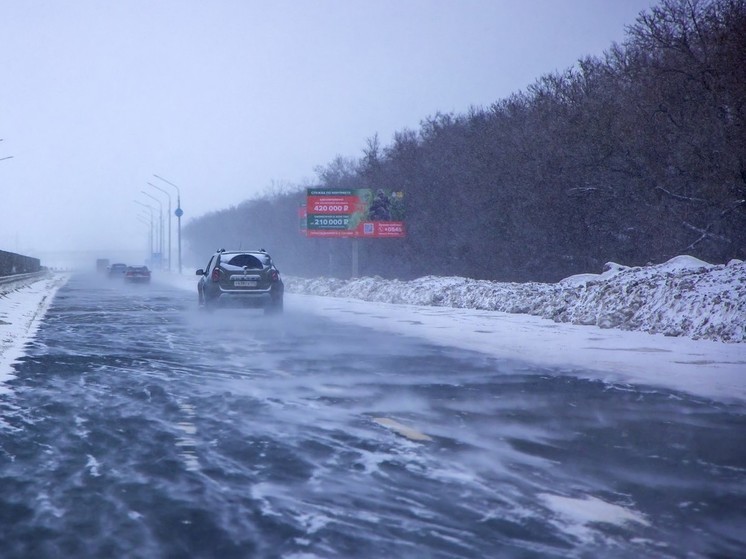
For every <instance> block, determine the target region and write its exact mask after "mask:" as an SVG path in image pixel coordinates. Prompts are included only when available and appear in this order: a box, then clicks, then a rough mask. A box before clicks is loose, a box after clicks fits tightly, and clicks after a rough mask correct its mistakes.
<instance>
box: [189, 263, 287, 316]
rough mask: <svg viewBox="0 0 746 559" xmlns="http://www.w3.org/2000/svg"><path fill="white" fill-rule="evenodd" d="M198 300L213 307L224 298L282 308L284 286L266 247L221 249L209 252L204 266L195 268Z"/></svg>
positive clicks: (276, 309)
mask: <svg viewBox="0 0 746 559" xmlns="http://www.w3.org/2000/svg"><path fill="white" fill-rule="evenodd" d="M197 275H198V276H200V278H199V283H198V284H197V294H198V295H199V304H200V305H203V306H205V307H213V306H217V305H218V304H221V305H222V304H224V303H227V302H234V303H239V304H243V305H247V306H251V307H264V312H265V313H267V314H269V313H273V312H277V313H280V312H282V299H283V294H284V291H285V286H284V285H283V283H282V279H280V271H279V270H278V269H277V268H276V267H275V265H274V263H273V262H272V258H271V257H270V255H269V254H268V253H267V251H266V250H264V249H260V250H256V251H234V250H230V251H229V250H225V249H221V250H219V251H217V252H216V253H215V254H213V255H212V257H211V258H210V261H209V262H208V263H207V267H206V268H205V269H204V270H197Z"/></svg>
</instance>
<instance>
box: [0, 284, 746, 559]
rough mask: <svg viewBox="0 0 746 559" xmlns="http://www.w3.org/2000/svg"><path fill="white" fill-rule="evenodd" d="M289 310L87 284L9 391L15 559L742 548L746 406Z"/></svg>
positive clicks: (32, 351) (0, 417)
mask: <svg viewBox="0 0 746 559" xmlns="http://www.w3.org/2000/svg"><path fill="white" fill-rule="evenodd" d="M293 300H294V299H293V298H292V297H291V298H289V302H288V304H287V306H286V309H287V310H286V314H285V315H284V316H283V317H272V318H271V319H268V318H267V317H264V316H263V315H262V314H261V312H257V311H250V310H249V311H246V310H230V309H225V310H220V311H217V312H214V313H205V312H198V311H197V309H196V296H195V294H194V293H192V292H187V291H180V290H174V289H173V288H171V287H168V286H166V285H163V284H154V285H151V286H131V287H126V286H121V285H119V284H118V283H113V282H111V281H107V280H105V279H102V278H96V277H86V276H75V277H73V278H72V279H71V280H70V282H69V283H68V284H67V285H66V286H64V287H62V288H61V289H60V290H59V292H58V293H57V296H56V298H55V300H54V302H53V303H52V306H51V308H50V310H49V311H48V314H47V316H46V319H45V320H44V322H43V323H42V324H41V326H40V328H39V330H38V332H37V334H36V337H35V339H34V341H33V343H32V344H31V346H30V347H29V348H28V350H27V355H26V356H25V357H23V358H22V359H21V360H20V361H19V362H18V363H16V364H15V365H14V369H15V370H14V373H15V374H14V375H13V377H12V378H10V379H9V380H8V381H7V382H6V383H5V387H6V389H7V390H6V391H5V392H4V393H0V483H1V484H2V485H1V486H2V491H1V492H0V519H2V522H0V541H1V542H2V543H3V550H2V555H3V557H60V556H65V557H73V556H78V557H83V556H88V557H104V556H105V557H184V556H189V557H225V558H228V557H288V558H298V559H300V558H304V559H306V558H312V557H318V558H332V557H387V556H388V557H397V558H407V557H413V558H415V557H416V558H423V557H425V558H426V557H432V558H441V557H442V558H446V557H448V558H451V557H474V558H477V557H479V558H482V557H511V556H513V557H572V556H577V557H585V556H587V557H595V556H599V557H600V556H603V557H646V556H655V557H682V556H685V555H686V556H688V557H706V556H720V557H740V556H742V554H743V552H744V550H745V549H746V536H745V535H744V534H746V513H745V512H744V511H746V448H744V446H743V444H742V441H743V433H744V432H745V430H746V404H743V403H739V402H725V401H720V400H713V399H710V398H708V397H706V396H694V395H691V394H689V393H685V392H679V391H676V390H674V389H671V388H661V387H657V388H656V387H653V386H646V385H644V384H638V385H631V384H621V383H620V384H614V383H611V382H609V381H608V379H607V380H606V381H602V380H598V379H595V380H594V379H593V378H592V375H587V374H583V375H573V374H572V371H568V370H567V368H566V367H565V368H563V369H562V370H560V369H559V368H557V367H553V366H551V365H543V366H540V365H536V364H532V365H528V364H526V362H525V361H521V360H516V359H505V358H497V357H493V356H489V355H487V354H484V353H479V352H476V351H469V350H465V349H462V348H461V349H459V348H455V347H452V346H449V345H448V344H446V343H436V342H434V341H425V340H423V339H418V338H414V337H408V336H405V335H402V334H403V332H402V331H401V323H398V324H399V326H397V328H396V329H393V328H392V329H391V330H390V331H388V332H386V331H382V330H374V329H368V328H364V327H362V326H358V325H355V324H349V323H347V324H346V323H343V322H339V321H331V320H329V319H327V318H324V317H323V316H321V315H319V314H315V313H312V312H309V311H308V310H306V309H303V308H299V305H295V306H294V305H293V304H292V303H291V302H292V301H293ZM416 322H417V321H416V320H415V321H413V324H412V326H413V327H415V328H416V327H417V326H418V325H417V324H416ZM598 378H607V375H603V376H601V375H599V377H598Z"/></svg>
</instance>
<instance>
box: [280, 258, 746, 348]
mask: <svg viewBox="0 0 746 559" xmlns="http://www.w3.org/2000/svg"><path fill="white" fill-rule="evenodd" d="M605 268H606V271H604V272H603V273H602V274H582V275H577V276H571V277H569V278H566V279H564V280H562V281H560V282H558V283H555V284H548V283H498V282H492V281H485V280H472V279H467V278H459V277H432V276H428V277H423V278H419V279H416V280H412V281H398V280H384V279H382V278H379V277H373V278H359V279H353V280H339V279H328V278H314V279H304V278H298V277H290V278H285V286H286V289H287V290H288V291H289V292H293V293H301V294H307V295H323V296H332V297H345V298H353V299H362V300H365V301H373V302H381V303H400V304H401V303H403V304H411V305H428V306H437V307H453V308H462V309H479V310H493V311H501V312H507V313H516V314H529V315H533V316H538V317H542V318H547V319H551V320H553V321H555V322H567V323H572V324H578V325H593V326H598V327H601V328H618V329H621V330H635V331H642V332H648V333H651V334H656V333H658V334H664V335H667V336H685V337H689V338H692V339H695V340H696V339H707V340H713V341H721V342H744V341H746V263H744V262H742V261H740V260H732V261H731V262H729V263H728V264H727V265H713V264H708V263H707V262H703V261H702V260H698V259H696V258H693V257H691V256H677V257H676V258H672V259H671V260H669V261H668V262H665V263H663V264H657V265H650V266H643V267H627V266H622V265H619V264H616V263H613V262H610V263H608V264H606V267H605Z"/></svg>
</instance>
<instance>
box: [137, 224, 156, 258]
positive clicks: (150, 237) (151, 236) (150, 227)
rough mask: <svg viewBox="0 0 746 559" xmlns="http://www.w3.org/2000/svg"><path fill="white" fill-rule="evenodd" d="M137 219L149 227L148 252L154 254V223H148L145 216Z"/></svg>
mask: <svg viewBox="0 0 746 559" xmlns="http://www.w3.org/2000/svg"><path fill="white" fill-rule="evenodd" d="M137 219H138V220H139V221H140V222H141V223H144V224H145V225H147V226H148V251H149V252H150V254H153V221H152V219H151V220H150V221H148V220H147V219H146V218H145V217H144V216H141V215H138V216H137Z"/></svg>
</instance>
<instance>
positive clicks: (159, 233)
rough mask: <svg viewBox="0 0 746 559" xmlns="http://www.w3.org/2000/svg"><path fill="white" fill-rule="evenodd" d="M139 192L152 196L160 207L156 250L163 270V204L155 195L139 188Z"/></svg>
mask: <svg viewBox="0 0 746 559" xmlns="http://www.w3.org/2000/svg"><path fill="white" fill-rule="evenodd" d="M140 192H142V193H143V194H145V196H147V197H148V198H152V199H153V200H155V201H156V202H158V208H160V209H159V214H158V215H159V229H158V241H159V242H158V252H159V254H160V256H159V258H160V260H161V270H163V204H161V201H160V200H159V199H158V198H156V197H155V196H153V195H152V194H150V193H149V192H145V191H144V190H141V191H140Z"/></svg>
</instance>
